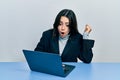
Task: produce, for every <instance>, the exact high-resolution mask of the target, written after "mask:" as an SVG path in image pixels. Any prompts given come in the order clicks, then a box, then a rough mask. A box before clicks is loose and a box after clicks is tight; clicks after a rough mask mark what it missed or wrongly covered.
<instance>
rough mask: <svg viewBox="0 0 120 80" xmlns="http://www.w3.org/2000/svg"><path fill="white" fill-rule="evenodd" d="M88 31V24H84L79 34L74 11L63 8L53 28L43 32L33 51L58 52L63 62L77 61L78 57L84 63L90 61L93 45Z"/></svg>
mask: <svg viewBox="0 0 120 80" xmlns="http://www.w3.org/2000/svg"><path fill="white" fill-rule="evenodd" d="M90 32H91V28H90V26H89V25H86V27H85V31H84V34H83V35H81V34H80V33H79V32H78V29H77V20H76V16H75V14H74V12H73V11H72V10H69V9H63V10H62V11H60V12H59V13H58V15H57V17H56V19H55V22H54V25H53V29H50V30H47V31H44V32H43V34H42V37H41V39H40V42H39V43H38V45H37V47H36V48H35V51H42V52H49V53H55V54H59V55H60V56H61V59H62V61H63V62H77V58H79V59H80V60H81V61H83V62H84V63H90V62H91V60H92V57H93V53H92V47H93V45H94V40H89V39H87V37H88V34H89V33H90Z"/></svg>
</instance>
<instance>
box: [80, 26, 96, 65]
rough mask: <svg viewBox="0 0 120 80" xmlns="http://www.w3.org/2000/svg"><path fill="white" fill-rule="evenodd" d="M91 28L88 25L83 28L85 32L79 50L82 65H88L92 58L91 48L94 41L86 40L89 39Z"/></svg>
mask: <svg viewBox="0 0 120 80" xmlns="http://www.w3.org/2000/svg"><path fill="white" fill-rule="evenodd" d="M91 30H92V29H91V27H90V25H88V24H87V25H86V26H85V30H84V33H83V40H82V49H81V53H82V54H81V55H80V56H81V57H80V59H81V60H82V61H83V62H84V63H90V62H91V60H92V58H93V52H92V48H93V46H94V42H95V41H94V40H90V39H88V37H89V33H90V32H91Z"/></svg>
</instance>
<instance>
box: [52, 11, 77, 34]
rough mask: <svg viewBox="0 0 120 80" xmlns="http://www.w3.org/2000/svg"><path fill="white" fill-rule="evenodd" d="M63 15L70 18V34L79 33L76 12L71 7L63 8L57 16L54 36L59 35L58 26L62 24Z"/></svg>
mask: <svg viewBox="0 0 120 80" xmlns="http://www.w3.org/2000/svg"><path fill="white" fill-rule="evenodd" d="M62 16H65V17H67V18H68V19H69V29H70V35H74V34H77V33H79V32H78V28H77V20H76V15H75V13H74V12H73V11H72V10H70V9H63V10H61V11H60V12H59V13H58V15H57V16H56V19H55V22H54V24H53V30H54V32H53V36H56V35H58V26H59V24H60V18H61V17H62Z"/></svg>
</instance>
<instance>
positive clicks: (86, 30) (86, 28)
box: [84, 24, 92, 33]
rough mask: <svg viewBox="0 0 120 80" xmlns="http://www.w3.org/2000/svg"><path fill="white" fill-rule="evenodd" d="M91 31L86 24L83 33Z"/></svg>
mask: <svg viewBox="0 0 120 80" xmlns="http://www.w3.org/2000/svg"><path fill="white" fill-rule="evenodd" d="M91 31H92V29H91V26H90V25H88V24H86V25H85V30H84V32H87V33H90V32H91Z"/></svg>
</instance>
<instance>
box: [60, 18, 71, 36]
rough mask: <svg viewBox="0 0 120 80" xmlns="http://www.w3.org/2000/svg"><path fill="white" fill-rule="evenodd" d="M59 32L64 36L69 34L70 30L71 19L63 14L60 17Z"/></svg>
mask: <svg viewBox="0 0 120 80" xmlns="http://www.w3.org/2000/svg"><path fill="white" fill-rule="evenodd" d="M58 32H59V35H60V36H61V37H62V38H64V37H65V36H66V35H68V34H69V32H70V29H69V19H68V18H67V17H65V16H62V17H61V18H60V23H59V26H58Z"/></svg>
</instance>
